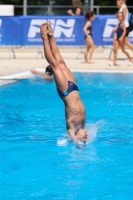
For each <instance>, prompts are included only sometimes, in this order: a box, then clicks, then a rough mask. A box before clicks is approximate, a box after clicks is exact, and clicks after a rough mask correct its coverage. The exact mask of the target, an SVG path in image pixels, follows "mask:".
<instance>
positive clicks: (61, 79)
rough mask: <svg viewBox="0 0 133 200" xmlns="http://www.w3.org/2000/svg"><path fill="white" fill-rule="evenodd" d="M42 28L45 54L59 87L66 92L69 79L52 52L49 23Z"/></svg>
mask: <svg viewBox="0 0 133 200" xmlns="http://www.w3.org/2000/svg"><path fill="white" fill-rule="evenodd" d="M40 30H41V36H42V40H43V46H44V54H45V57H46V59H47V61H48V63H49V64H50V65H51V67H52V70H53V75H54V79H55V82H56V85H57V89H58V90H59V91H60V92H64V91H65V90H67V88H68V80H67V78H66V77H65V75H64V73H63V72H62V70H61V68H60V67H59V65H58V63H57V61H56V59H55V58H54V57H53V54H52V52H51V49H50V46H49V42H48V38H47V23H44V24H42V25H41V27H40Z"/></svg>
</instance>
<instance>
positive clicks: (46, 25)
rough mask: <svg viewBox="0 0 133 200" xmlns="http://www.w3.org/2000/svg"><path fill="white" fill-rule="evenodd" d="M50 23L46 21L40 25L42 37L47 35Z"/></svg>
mask: <svg viewBox="0 0 133 200" xmlns="http://www.w3.org/2000/svg"><path fill="white" fill-rule="evenodd" d="M47 28H48V24H47V23H46V22H45V23H43V24H42V25H41V26H40V32H41V38H42V39H44V37H47Z"/></svg>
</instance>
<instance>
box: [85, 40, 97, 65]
mask: <svg viewBox="0 0 133 200" xmlns="http://www.w3.org/2000/svg"><path fill="white" fill-rule="evenodd" d="M86 42H87V44H88V46H89V48H90V49H89V53H90V57H89V61H88V63H90V64H93V63H94V61H93V60H92V55H93V52H94V50H95V45H94V42H93V40H92V37H91V36H89V37H87V38H86Z"/></svg>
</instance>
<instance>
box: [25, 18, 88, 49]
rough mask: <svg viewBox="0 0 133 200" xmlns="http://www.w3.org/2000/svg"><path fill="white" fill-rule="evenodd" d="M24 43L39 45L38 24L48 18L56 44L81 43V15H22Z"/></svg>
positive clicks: (82, 21) (82, 20)
mask: <svg viewBox="0 0 133 200" xmlns="http://www.w3.org/2000/svg"><path fill="white" fill-rule="evenodd" d="M22 19H23V28H24V35H23V36H24V45H40V44H42V40H41V38H40V25H41V24H42V23H43V22H47V21H48V20H50V22H51V26H52V29H53V33H54V37H55V40H56V42H57V44H58V45H83V44H85V43H84V37H83V26H84V18H83V17H76V18H75V17H68V16H67V17H66V16H64V17H63V16H62V17H61V16H60V17H59V16H58V17H56V16H54V17H53V16H50V17H48V16H46V17H44V16H43V17H31V16H29V17H26V18H25V17H24V18H22Z"/></svg>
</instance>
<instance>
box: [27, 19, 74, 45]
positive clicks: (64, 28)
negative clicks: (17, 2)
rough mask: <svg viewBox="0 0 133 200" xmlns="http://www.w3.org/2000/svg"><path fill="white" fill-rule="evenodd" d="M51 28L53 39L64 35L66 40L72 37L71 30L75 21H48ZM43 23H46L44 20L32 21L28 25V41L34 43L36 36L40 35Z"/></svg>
mask: <svg viewBox="0 0 133 200" xmlns="http://www.w3.org/2000/svg"><path fill="white" fill-rule="evenodd" d="M50 21H51V26H52V29H53V33H54V36H55V38H61V37H62V35H64V36H65V37H66V38H71V37H73V30H74V25H75V19H68V20H67V22H64V21H63V20H61V19H57V20H55V19H50ZM44 22H47V20H45V19H33V20H31V23H30V28H29V31H28V38H29V39H30V41H33V40H34V41H36V40H35V39H37V40H38V39H39V38H37V34H39V33H40V25H41V24H42V23H44Z"/></svg>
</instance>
